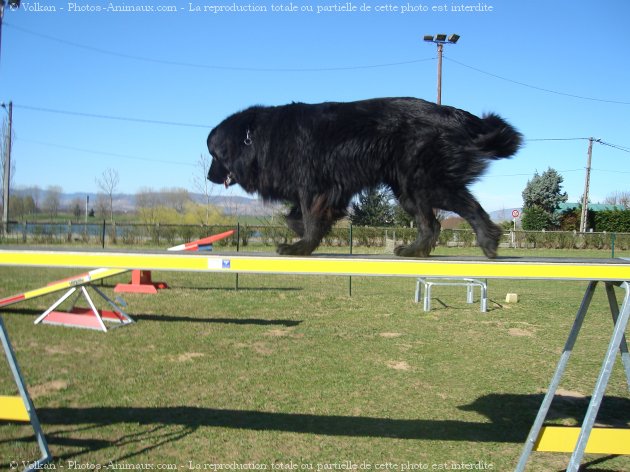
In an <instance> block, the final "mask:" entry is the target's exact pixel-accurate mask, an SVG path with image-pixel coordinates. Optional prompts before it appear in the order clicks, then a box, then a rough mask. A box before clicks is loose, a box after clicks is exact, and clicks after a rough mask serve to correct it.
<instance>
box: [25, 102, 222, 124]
mask: <svg viewBox="0 0 630 472" xmlns="http://www.w3.org/2000/svg"><path fill="white" fill-rule="evenodd" d="M13 106H14V107H15V108H21V109H23V110H31V111H40V112H45V113H56V114H60V115H71V116H81V117H83V118H100V119H104V120H115V121H131V122H134V123H146V124H151V125H167V126H183V127H186V128H204V129H210V128H211V126H210V125H202V124H196V123H181V122H177V121H161V120H148V119H145V118H130V117H125V116H112V115H100V114H97V113H85V112H78V111H69V110H56V109H53V108H43V107H34V106H30V105H15V104H14V105H13Z"/></svg>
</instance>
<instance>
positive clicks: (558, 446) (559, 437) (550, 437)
mask: <svg viewBox="0 0 630 472" xmlns="http://www.w3.org/2000/svg"><path fill="white" fill-rule="evenodd" d="M579 434H580V428H575V427H562V426H545V427H543V428H542V430H541V432H540V436H539V437H538V441H537V442H536V445H535V446H534V450H535V451H540V452H573V450H574V449H575V445H576V444H577V440H578V436H579ZM585 452H586V453H590V454H630V429H618V428H593V429H592V430H591V434H590V436H589V438H588V443H587V444H586V450H585Z"/></svg>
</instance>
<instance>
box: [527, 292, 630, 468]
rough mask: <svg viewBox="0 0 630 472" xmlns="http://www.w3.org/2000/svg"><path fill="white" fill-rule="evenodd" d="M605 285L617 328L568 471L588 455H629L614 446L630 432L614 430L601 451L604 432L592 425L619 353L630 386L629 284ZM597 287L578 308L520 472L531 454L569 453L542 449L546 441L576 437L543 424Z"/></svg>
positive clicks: (537, 417) (559, 448)
mask: <svg viewBox="0 0 630 472" xmlns="http://www.w3.org/2000/svg"><path fill="white" fill-rule="evenodd" d="M605 284H606V294H607V296H608V304H609V306H610V312H611V314H612V318H613V323H614V329H613V333H612V335H611V337H610V342H609V344H608V350H607V351H606V356H605V358H604V362H603V364H602V368H601V370H600V373H599V376H598V378H597V382H596V384H595V389H594V390H593V395H592V397H591V401H590V403H589V406H588V409H587V410H586V416H585V417H584V421H583V423H582V427H581V428H580V431H579V434H578V435H577V439H576V440H575V441H571V442H573V444H574V446H573V447H571V448H570V452H571V451H572V455H571V459H570V461H569V466H568V467H567V472H577V471H578V470H579V468H580V463H581V461H582V458H583V456H584V453H585V452H597V453H601V454H627V453H628V452H627V447H626V448H623V447H621V448H616V446H615V443H620V444H624V442H625V441H624V440H623V439H621V440H620V441H616V440H615V439H616V438H615V437H614V436H617V437H618V438H625V437H627V434H628V433H627V430H617V432H616V434H615V432H614V431H613V432H612V434H613V437H612V438H609V439H608V440H607V441H606V448H605V449H602V448H601V447H599V446H597V447H596V446H595V442H596V441H597V440H596V438H595V436H597V435H598V434H599V433H600V432H601V430H599V429H595V430H593V425H594V424H595V419H596V417H597V413H598V411H599V407H600V405H601V402H602V399H603V397H604V393H605V392H606V387H607V386H608V380H609V379H610V374H611V373H612V369H613V366H614V364H615V358H616V357H617V351H618V350H619V351H620V354H621V360H622V362H623V367H624V370H625V374H626V381H627V383H628V390H629V391H630V354H629V353H628V345H627V343H626V337H625V331H626V328H627V326H628V319H629V318H630V285H629V283H628V282H619V283H613V282H605ZM615 285H619V286H620V287H621V288H623V289H624V290H625V296H624V299H623V302H622V304H621V310H620V309H619V304H618V302H617V296H616V294H615V288H614V286H615ZM596 286H597V282H596V281H592V282H590V283H589V284H588V287H587V289H586V292H585V293H584V298H583V299H582V303H581V305H580V308H579V309H578V312H577V315H576V317H575V321H574V322H573V327H572V328H571V332H570V333H569V337H568V339H567V342H566V344H565V346H564V350H563V352H562V356H561V357H560V361H559V362H558V366H557V367H556V371H555V373H554V375H553V378H552V380H551V383H550V384H549V388H548V389H547V394H546V395H545V397H544V398H543V401H542V404H541V405H540V409H539V410H538V415H537V416H536V419H535V420H534V424H533V426H532V428H531V430H530V432H529V435H528V436H527V441H526V442H525V446H524V447H523V452H522V454H521V458H520V460H519V462H518V465H517V467H516V471H517V472H523V471H524V470H525V466H526V464H527V460H528V459H529V456H530V455H531V453H532V451H533V450H546V451H555V452H566V449H565V448H563V447H562V446H559V447H558V448H557V449H550V448H549V446H547V447H543V448H541V447H540V446H541V444H544V443H545V442H546V443H547V444H553V443H558V444H559V443H561V442H564V443H566V440H567V439H566V436H567V435H569V436H570V435H571V434H574V430H575V428H543V423H544V422H545V419H546V418H547V413H548V412H549V408H550V406H551V402H552V401H553V398H554V396H555V394H556V391H557V389H558V386H559V384H560V379H561V378H562V374H563V373H564V371H565V369H566V366H567V363H568V362H569V357H570V356H571V352H572V351H573V347H574V345H575V341H576V339H577V337H578V334H579V332H580V328H581V327H582V323H583V321H584V318H585V317H586V313H587V311H588V307H589V305H590V303H591V300H592V299H593V293H594V292H595V287H596ZM560 429H564V430H566V431H558V430H560ZM592 431H595V433H596V434H594V437H593V439H594V440H595V441H591V442H589V438H590V436H591V432H592ZM565 433H566V434H565ZM554 434H555V435H558V434H559V435H560V436H565V438H564V439H563V440H562V441H558V440H552V439H550V436H552V435H554ZM609 434H610V432H609ZM545 436H547V437H545ZM608 447H609V448H608Z"/></svg>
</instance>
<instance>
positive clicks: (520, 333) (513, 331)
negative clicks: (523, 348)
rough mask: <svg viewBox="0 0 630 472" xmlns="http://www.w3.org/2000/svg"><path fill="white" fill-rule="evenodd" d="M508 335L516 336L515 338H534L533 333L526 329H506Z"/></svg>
mask: <svg viewBox="0 0 630 472" xmlns="http://www.w3.org/2000/svg"><path fill="white" fill-rule="evenodd" d="M508 334H509V335H510V336H517V337H522V336H525V337H528V338H531V337H533V336H534V332H533V331H529V330H527V329H522V328H510V329H508Z"/></svg>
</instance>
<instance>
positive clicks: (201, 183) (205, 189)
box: [193, 154, 215, 226]
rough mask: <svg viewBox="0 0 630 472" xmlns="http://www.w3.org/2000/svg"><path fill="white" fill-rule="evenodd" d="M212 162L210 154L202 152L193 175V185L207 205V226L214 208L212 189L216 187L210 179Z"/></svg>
mask: <svg viewBox="0 0 630 472" xmlns="http://www.w3.org/2000/svg"><path fill="white" fill-rule="evenodd" d="M211 163H212V161H211V159H210V154H200V155H199V160H198V161H197V172H196V173H195V175H194V176H193V186H194V188H195V190H196V191H197V192H199V193H200V194H201V195H202V196H203V203H204V206H205V207H206V221H205V225H206V226H208V224H209V223H210V213H211V209H212V207H211V205H210V200H211V199H212V191H213V190H214V188H215V186H214V184H213V183H212V182H210V181H209V180H208V172H209V171H210V165H211Z"/></svg>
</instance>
